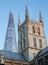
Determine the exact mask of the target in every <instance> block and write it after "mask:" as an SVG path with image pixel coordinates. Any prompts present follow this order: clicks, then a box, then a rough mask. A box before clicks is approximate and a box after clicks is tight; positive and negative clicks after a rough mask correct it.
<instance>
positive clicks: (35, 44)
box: [33, 38, 37, 47]
mask: <svg viewBox="0 0 48 65" xmlns="http://www.w3.org/2000/svg"><path fill="white" fill-rule="evenodd" d="M33 42H34V47H37V42H36V38H34V39H33Z"/></svg>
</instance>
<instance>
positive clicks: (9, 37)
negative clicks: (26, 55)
mask: <svg viewBox="0 0 48 65" xmlns="http://www.w3.org/2000/svg"><path fill="white" fill-rule="evenodd" d="M4 49H5V50H7V51H11V52H16V34H15V25H14V17H13V14H12V12H10V14H9V22H8V27H7V34H6V39H5V46H4Z"/></svg>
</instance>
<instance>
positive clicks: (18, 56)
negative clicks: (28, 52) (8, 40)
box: [0, 50, 26, 61]
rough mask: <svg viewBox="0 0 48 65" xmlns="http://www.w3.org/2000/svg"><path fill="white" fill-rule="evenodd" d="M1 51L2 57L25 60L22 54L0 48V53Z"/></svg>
mask: <svg viewBox="0 0 48 65" xmlns="http://www.w3.org/2000/svg"><path fill="white" fill-rule="evenodd" d="M2 52H3V55H4V58H7V59H13V60H19V61H26V60H25V57H24V55H23V54H21V53H17V52H10V51H6V50H0V55H1V54H2Z"/></svg>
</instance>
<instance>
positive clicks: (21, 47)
mask: <svg viewBox="0 0 48 65" xmlns="http://www.w3.org/2000/svg"><path fill="white" fill-rule="evenodd" d="M21 51H22V42H21Z"/></svg>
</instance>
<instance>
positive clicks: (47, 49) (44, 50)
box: [37, 46, 48, 57]
mask: <svg viewBox="0 0 48 65" xmlns="http://www.w3.org/2000/svg"><path fill="white" fill-rule="evenodd" d="M47 52H48V46H47V47H46V48H44V49H43V50H41V51H40V52H39V53H38V54H37V57H40V56H42V55H43V54H45V53H47Z"/></svg>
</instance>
